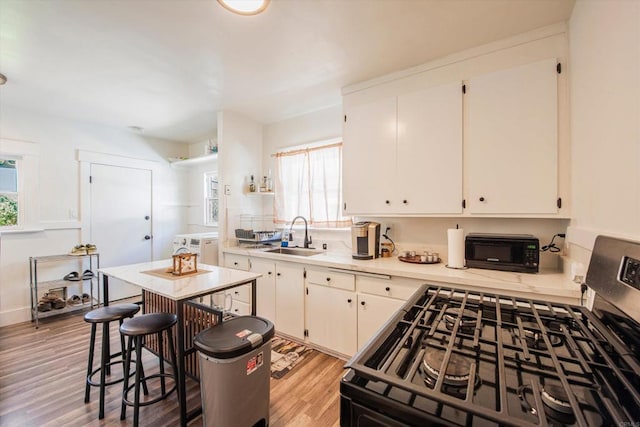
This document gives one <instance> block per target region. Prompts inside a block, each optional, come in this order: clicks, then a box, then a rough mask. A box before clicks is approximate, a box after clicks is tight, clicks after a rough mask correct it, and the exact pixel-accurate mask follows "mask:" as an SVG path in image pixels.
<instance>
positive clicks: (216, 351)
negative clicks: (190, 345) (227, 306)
mask: <svg viewBox="0 0 640 427" xmlns="http://www.w3.org/2000/svg"><path fill="white" fill-rule="evenodd" d="M273 334H274V327H273V323H271V322H270V321H269V320H267V319H263V318H261V317H256V316H241V317H235V318H233V319H230V320H228V321H226V322H222V323H220V324H218V325H215V326H212V327H210V328H208V329H205V330H204V331H202V332H200V333H199V334H198V335H196V337H195V339H194V346H195V347H196V349H197V350H198V354H199V357H198V359H199V363H200V394H201V397H202V417H203V419H204V425H205V426H206V427H213V426H215V427H244V426H247V427H250V426H254V425H268V424H269V381H270V378H271V338H272V337H273Z"/></svg>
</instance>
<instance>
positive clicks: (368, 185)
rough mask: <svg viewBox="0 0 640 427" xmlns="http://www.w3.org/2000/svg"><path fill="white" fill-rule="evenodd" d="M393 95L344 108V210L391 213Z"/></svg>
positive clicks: (394, 110) (394, 146)
mask: <svg viewBox="0 0 640 427" xmlns="http://www.w3.org/2000/svg"><path fill="white" fill-rule="evenodd" d="M396 124H397V116H396V98H395V97H394V98H386V99H381V100H378V101H374V102H371V103H366V104H359V105H355V106H353V107H351V108H349V110H348V111H345V123H344V129H343V141H344V142H343V148H342V176H343V180H342V191H343V194H344V196H343V199H344V202H345V209H344V211H345V212H346V213H392V212H393V207H394V206H393V205H392V204H391V199H392V198H393V197H392V196H393V192H394V186H395V176H396V136H397V130H396Z"/></svg>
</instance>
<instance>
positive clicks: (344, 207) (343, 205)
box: [342, 202, 347, 211]
mask: <svg viewBox="0 0 640 427" xmlns="http://www.w3.org/2000/svg"><path fill="white" fill-rule="evenodd" d="M342 207H343V209H344V210H345V211H346V210H347V202H344V203H343V204H342Z"/></svg>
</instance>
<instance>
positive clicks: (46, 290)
mask: <svg viewBox="0 0 640 427" xmlns="http://www.w3.org/2000/svg"><path fill="white" fill-rule="evenodd" d="M70 266H73V269H74V271H73V272H71V273H68V274H66V275H65V274H64V273H63V272H65V271H68V269H69V267H70ZM98 268H100V255H99V254H98V253H91V254H82V255H68V254H66V255H46V256H35V257H29V294H30V299H31V320H32V321H34V322H35V327H36V328H38V326H39V320H40V319H44V318H46V317H50V316H55V315H59V314H63V313H69V312H72V311H76V310H81V309H85V308H93V307H95V306H96V305H98V304H99V301H100V288H99V284H98V273H97V270H98ZM78 271H80V272H82V273H78ZM56 276H57V277H56ZM41 277H47V278H49V277H56V278H54V279H51V280H49V279H47V280H41ZM94 288H95V291H96V292H94ZM70 290H71V291H70Z"/></svg>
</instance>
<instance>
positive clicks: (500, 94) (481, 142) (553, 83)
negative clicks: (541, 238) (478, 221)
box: [464, 59, 558, 214]
mask: <svg viewBox="0 0 640 427" xmlns="http://www.w3.org/2000/svg"><path fill="white" fill-rule="evenodd" d="M556 62H557V61H556V59H547V60H543V61H539V62H534V63H531V64H527V65H523V66H520V67H516V68H511V69H507V70H502V71H498V72H493V73H490V74H485V75H481V76H478V77H474V78H471V79H469V80H468V84H467V93H466V95H465V108H466V112H467V114H466V123H465V126H466V127H465V154H464V161H465V173H466V179H465V182H466V206H467V209H468V211H469V213H471V214H556V213H557V212H558V207H557V199H558V74H557V71H556V65H557V64H556Z"/></svg>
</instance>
